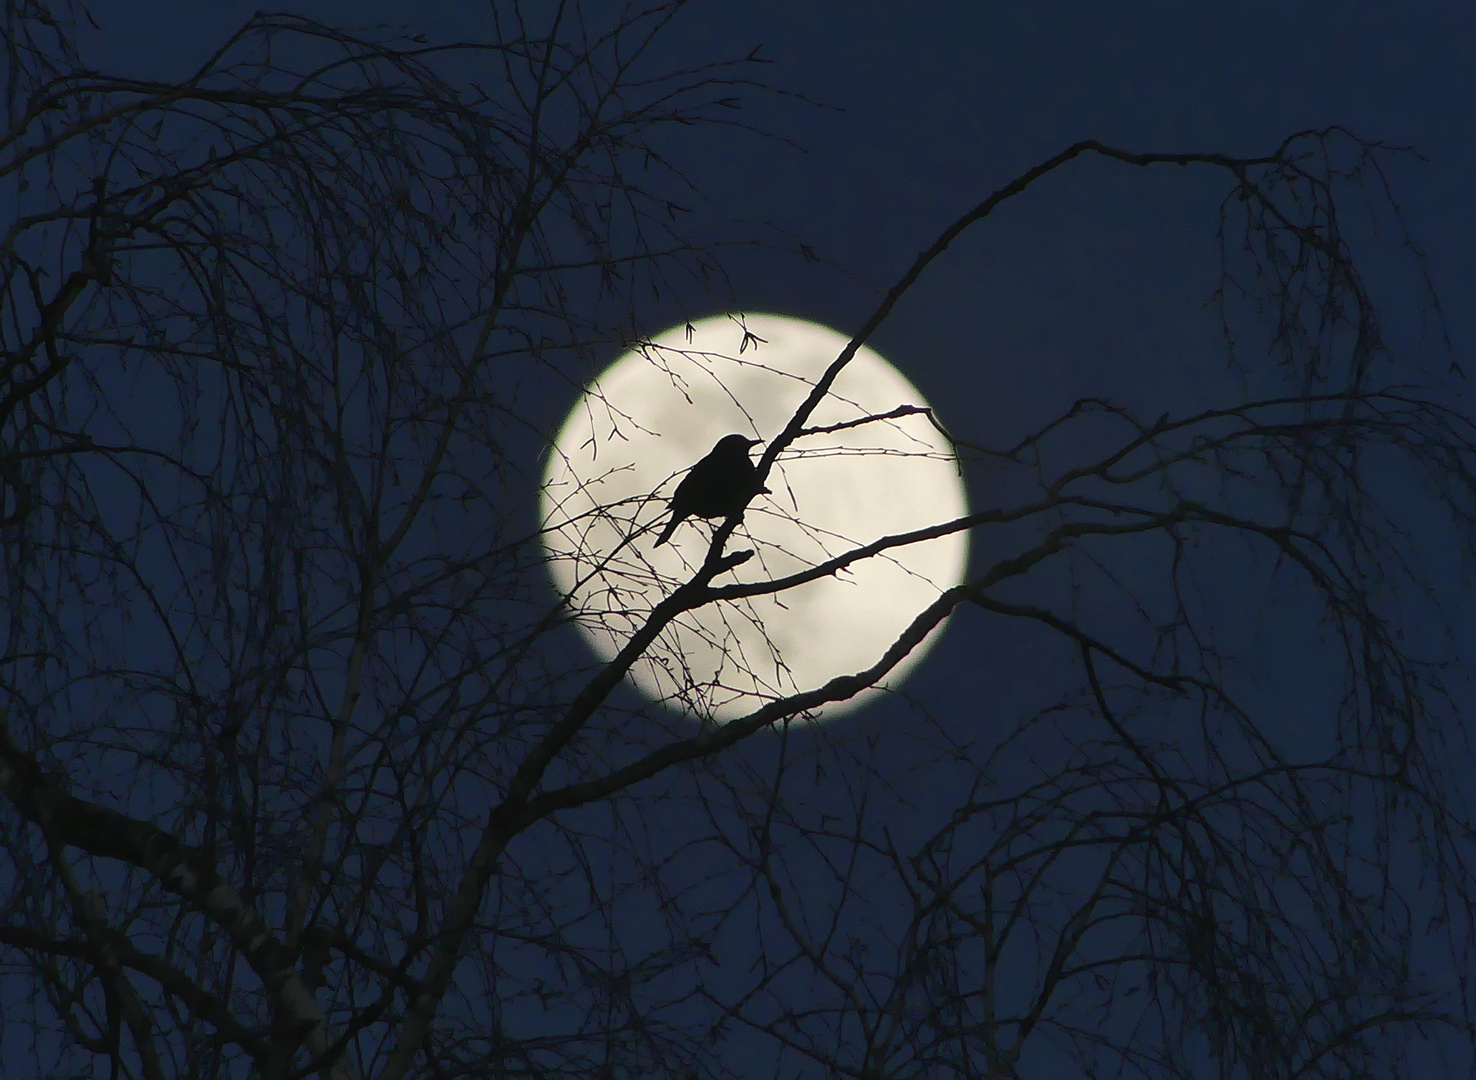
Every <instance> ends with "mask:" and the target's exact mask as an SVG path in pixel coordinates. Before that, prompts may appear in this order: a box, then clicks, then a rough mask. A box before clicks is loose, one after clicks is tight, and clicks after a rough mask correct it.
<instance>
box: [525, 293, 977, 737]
mask: <svg viewBox="0 0 1476 1080" xmlns="http://www.w3.org/2000/svg"><path fill="white" fill-rule="evenodd" d="M846 343H847V338H846V337H844V336H843V335H841V334H839V333H837V332H836V331H834V330H831V329H829V328H827V327H824V326H819V325H816V324H815V323H809V322H804V321H802V320H799V319H791V318H786V317H784V316H779V315H747V316H742V317H739V316H718V317H715V318H710V319H704V320H702V321H701V322H698V323H695V324H691V325H690V326H679V327H675V328H673V329H671V330H668V331H667V332H666V333H664V334H661V335H660V336H658V337H656V338H655V339H653V340H652V341H651V342H649V343H648V344H646V345H643V346H642V347H640V348H639V349H637V350H636V351H633V352H629V353H626V354H625V355H623V356H621V357H620V358H619V359H618V360H616V361H615V362H614V363H613V364H612V365H610V367H609V368H607V369H606V370H605V371H604V373H603V374H601V375H600V376H599V378H598V379H596V380H595V382H594V383H593V384H591V385H590V386H589V387H588V388H587V389H586V391H585V393H584V395H583V397H582V398H581V399H580V400H579V402H578V403H577V404H576V405H575V406H574V408H573V409H572V410H571V411H570V413H569V416H568V418H567V419H566V420H565V422H564V425H563V427H562V429H561V430H560V431H559V435H558V439H557V441H556V443H555V445H554V447H553V451H552V453H551V454H550V455H549V461H548V467H547V469H546V471H545V474H544V484H543V494H542V504H541V511H542V518H543V523H544V533H543V541H544V551H545V554H546V556H547V559H548V564H549V569H550V572H551V574H552V576H553V579H554V583H555V585H556V586H557V588H558V590H559V592H560V593H561V594H562V595H564V596H565V597H567V598H568V602H569V605H570V608H571V610H572V611H573V612H574V614H575V618H576V620H577V623H578V625H579V627H580V629H581V630H582V631H583V632H584V634H585V636H586V637H587V638H588V639H589V641H590V643H591V644H592V645H593V647H594V649H595V651H596V652H597V653H598V654H599V655H600V656H601V657H602V658H604V659H606V660H608V659H610V658H612V657H613V656H614V655H615V654H616V652H618V651H619V649H620V648H621V647H622V646H623V645H624V644H625V643H626V642H627V641H628V640H630V637H631V635H632V634H633V633H635V631H636V629H637V628H638V627H639V626H641V624H642V623H643V622H644V621H645V617H646V616H647V615H649V613H650V611H651V609H652V608H653V607H654V606H655V605H656V604H657V603H658V602H659V601H660V600H661V599H662V598H663V597H665V596H667V595H669V594H670V593H671V592H672V590H673V589H675V588H676V587H677V586H678V585H679V584H680V583H681V582H683V581H685V580H687V579H688V578H690V577H691V574H692V571H693V570H694V569H695V568H696V567H697V566H699V565H700V564H701V562H702V560H703V558H704V557H705V555H706V553H707V547H708V541H709V540H710V538H711V536H712V530H713V529H714V528H715V527H716V526H717V524H718V522H717V521H713V522H707V521H702V520H700V519H689V520H687V521H684V522H683V523H682V524H681V526H680V527H679V528H678V529H677V531H676V533H675V534H674V535H673V537H672V539H671V542H670V543H668V544H666V545H664V546H663V547H659V548H657V547H653V545H654V544H655V542H656V536H657V533H658V530H659V527H660V525H661V524H662V523H664V521H665V518H666V500H667V499H668V498H670V496H671V493H672V491H673V490H674V489H675V487H676V484H677V483H678V482H679V481H680V478H681V474H682V471H683V470H685V469H686V468H688V467H689V466H691V465H692V464H694V463H696V462H697V461H698V460H699V459H700V458H702V457H703V456H704V455H705V454H706V453H707V452H708V451H709V450H711V449H712V447H713V445H714V444H715V443H716V442H717V440H718V439H720V438H721V437H722V436H724V435H727V434H729V433H732V432H739V433H742V434H745V435H749V436H751V437H756V438H762V439H765V440H768V439H772V438H773V437H774V436H776V435H777V434H778V433H779V432H780V430H781V429H782V428H783V427H784V425H785V423H786V422H788V420H789V418H790V417H791V415H793V412H794V409H795V407H796V406H798V405H799V403H800V402H801V401H802V400H803V399H804V397H805V395H806V394H808V393H809V391H810V390H811V388H812V387H813V386H814V385H815V382H816V380H818V379H819V377H820V375H821V374H822V373H823V372H824V370H825V369H826V367H828V366H829V365H830V363H831V362H832V361H834V360H835V358H836V356H837V355H838V354H839V353H840V351H841V350H842V349H843V348H844V347H845V345H846ZM907 405H911V406H919V407H926V405H927V402H925V401H924V400H923V398H922V395H921V394H919V393H918V391H917V389H916V388H915V387H913V385H912V384H911V383H909V382H908V381H907V380H906V379H905V378H903V377H902V375H901V374H900V373H899V372H898V371H897V369H896V368H894V367H892V365H891V364H889V363H887V361H886V360H884V359H882V357H881V356H879V355H878V354H877V353H876V352H875V351H873V350H871V349H868V348H862V349H861V350H860V351H859V352H858V353H857V354H856V357H855V359H853V360H852V361H851V362H850V364H849V365H848V366H847V367H846V368H845V370H844V371H843V372H842V373H841V376H840V378H839V379H837V381H836V383H835V385H834V386H833V387H832V389H831V392H830V394H829V395H828V396H827V397H826V398H825V400H824V401H822V402H821V404H820V406H819V408H817V409H816V410H815V412H814V413H813V414H812V415H811V417H810V418H809V420H808V422H807V424H806V427H807V428H821V427H828V426H831V425H835V424H842V423H845V422H847V421H854V420H859V419H861V418H863V417H868V416H878V415H880V414H883V413H890V412H892V411H894V410H896V409H897V408H898V407H899V406H907ZM764 449H765V445H759V446H756V447H754V448H753V454H752V457H753V460H754V461H757V460H758V458H759V456H760V454H762V453H763V451H764ZM767 486H768V487H769V489H770V492H771V494H768V495H759V496H758V497H757V498H755V499H754V500H753V502H752V503H750V504H749V506H748V511H747V514H746V516H745V518H744V522H743V524H742V525H740V526H739V528H738V530H737V531H736V532H735V533H734V534H733V537H732V539H731V540H729V542H728V545H727V550H728V551H730V552H731V551H737V550H742V549H748V548H751V549H752V550H753V551H754V557H753V558H752V559H750V560H749V561H748V562H746V563H744V564H743V565H742V566H739V567H738V568H736V569H735V570H734V571H732V572H730V573H727V574H724V575H721V576H720V577H719V578H718V579H717V580H716V581H715V582H714V585H715V586H719V587H720V586H722V585H725V584H730V583H735V582H744V583H748V582H763V581H771V580H774V579H777V578H782V577H785V576H786V575H789V574H793V573H796V572H798V571H800V570H803V569H805V568H807V567H811V566H814V565H816V564H818V563H820V562H823V561H825V560H826V559H829V558H832V557H834V556H836V555H839V554H842V553H844V552H846V551H850V550H852V549H853V548H856V547H858V546H860V545H862V544H866V543H869V542H871V541H873V540H876V539H878V538H880V537H883V536H889V535H895V534H898V533H903V532H908V531H911V530H913V529H919V528H923V527H925V526H928V525H936V524H938V523H940V522H946V521H949V520H952V519H954V518H958V517H960V516H962V515H963V514H964V513H966V511H967V503H966V500H965V497H964V489H963V483H962V480H961V479H960V477H959V475H958V471H957V467H956V464H955V461H954V457H953V453H952V450H951V448H950V447H949V445H948V443H947V441H946V440H945V439H944V438H943V437H942V436H941V435H939V434H938V432H937V431H936V429H935V428H934V427H933V426H932V424H931V423H930V422H929V420H928V418H927V417H926V416H925V415H922V414H920V413H915V414H912V415H907V416H903V417H899V418H896V419H891V420H881V421H870V422H867V423H863V424H859V425H857V426H852V427H847V428H843V429H842V430H839V431H836V432H833V433H828V434H815V435H805V436H802V437H801V438H799V439H797V440H796V441H795V442H794V443H793V444H792V445H791V446H790V447H789V449H788V450H786V451H785V453H784V455H783V456H781V457H780V458H779V460H778V461H777V462H776V463H775V465H774V468H773V470H772V471H771V472H770V473H769V477H768V480H767ZM966 555H967V540H966V538H965V534H964V533H963V532H957V533H952V534H949V535H947V536H942V537H938V538H935V539H932V540H929V541H926V542H924V543H920V544H911V545H907V546H905V547H900V548H893V549H890V550H889V551H887V552H884V553H883V554H881V555H879V556H876V557H874V558H870V559H866V560H863V561H860V562H857V563H854V564H852V565H851V566H850V567H849V568H847V569H846V570H843V571H841V572H840V573H838V574H834V575H831V576H828V577H824V578H821V579H819V580H816V581H812V582H808V583H806V584H804V585H801V586H799V587H797V588H793V589H789V590H786V591H784V592H782V593H779V594H776V595H770V596H757V597H750V598H747V599H743V600H738V601H724V602H719V603H714V604H708V605H706V606H704V607H701V608H698V609H696V610H694V611H689V612H687V613H685V614H684V615H682V616H681V617H679V618H678V619H677V620H676V621H674V622H673V623H672V624H671V625H670V626H668V627H667V629H666V630H665V631H664V632H663V634H662V635H661V636H660V637H659V638H658V639H657V640H656V642H655V643H654V644H653V645H652V647H651V648H650V649H648V650H647V652H646V654H645V655H644V656H643V657H642V658H641V660H639V661H638V662H637V663H636V666H635V667H634V668H632V669H631V679H632V680H633V681H634V682H635V684H636V685H637V686H638V687H639V688H640V689H641V691H642V692H643V693H645V694H646V695H647V696H649V697H650V698H651V699H652V700H655V701H659V702H662V703H663V704H666V705H668V706H670V707H672V708H675V709H680V710H683V711H685V712H688V713H690V714H692V715H694V716H699V717H704V718H706V717H711V718H714V719H717V720H730V719H733V718H734V717H737V716H742V715H744V714H746V713H748V712H751V711H753V710H754V709H756V708H758V707H759V706H760V705H762V704H763V703H765V702H767V701H771V700H773V699H775V698H777V697H782V696H786V695H788V694H791V693H794V692H795V691H798V690H809V689H813V688H815V687H818V686H821V685H823V684H824V683H825V682H827V681H828V680H829V679H831V678H833V677H835V676H836V675H843V674H851V673H854V672H858V671H862V670H865V669H866V668H868V667H870V666H871V665H873V664H874V663H876V661H877V660H878V659H879V658H880V657H881V655H882V653H883V652H884V651H885V650H886V648H887V647H888V646H889V645H890V644H891V643H892V641H893V640H895V639H896V637H897V636H898V634H899V633H900V632H901V631H902V630H903V628H905V627H906V626H907V625H908V624H909V623H910V622H911V621H912V619H913V618H914V617H915V616H916V615H917V614H918V613H919V612H920V611H921V610H922V609H923V608H924V607H926V606H927V605H928V604H929V603H931V602H932V601H933V600H935V599H936V598H937V597H938V594H939V593H940V592H942V591H943V590H945V589H948V588H950V587H952V586H953V585H955V584H957V583H958V582H959V580H960V579H961V575H962V574H963V571H964V562H965V558H966ZM939 629H941V627H940V628H939ZM930 642H931V639H929V641H925V642H924V643H923V644H922V645H921V646H919V647H918V648H917V649H915V650H913V652H912V654H911V655H910V656H909V657H908V658H907V659H906V660H905V661H903V663H902V664H900V665H899V666H898V667H896V668H894V669H893V670H892V673H891V675H890V676H889V678H888V679H887V681H886V682H885V683H884V684H883V685H884V686H898V685H900V683H901V680H902V679H903V678H905V676H906V674H907V672H908V670H910V669H911V668H912V667H913V666H914V665H915V664H916V663H917V662H918V660H920V659H921V658H922V655H923V653H924V652H926V650H927V648H928V646H929V644H930ZM874 693H876V691H875V690H873V691H869V692H868V694H863V695H861V696H859V697H856V698H853V699H851V700H850V701H846V702H839V703H836V704H834V705H830V706H827V707H826V709H825V710H824V713H825V715H826V716H828V717H833V716H837V715H839V714H841V713H843V712H847V711H849V710H851V709H853V708H855V707H856V706H857V705H858V704H860V703H861V702H862V701H864V700H865V699H866V697H867V696H869V695H870V694H874Z"/></svg>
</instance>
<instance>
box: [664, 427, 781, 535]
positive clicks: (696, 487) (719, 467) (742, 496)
mask: <svg viewBox="0 0 1476 1080" xmlns="http://www.w3.org/2000/svg"><path fill="white" fill-rule="evenodd" d="M758 441H759V440H758V439H750V438H748V437H746V436H743V435H724V436H723V437H722V438H721V439H719V440H718V444H717V445H716V446H714V447H713V448H712V452H711V453H710V454H708V455H707V456H706V457H705V458H703V459H702V460H701V461H699V462H698V463H697V464H696V465H693V466H692V471H691V472H689V473H687V475H686V476H685V477H683V479H682V482H681V483H680V484H678V485H677V489H676V492H675V494H673V495H672V497H671V520H670V521H668V522H667V523H666V528H664V529H662V530H661V536H660V537H659V538H658V539H657V541H656V545H655V546H656V547H660V546H661V545H662V544H664V543H666V542H667V541H668V540H670V539H671V534H672V533H674V532H676V527H677V526H678V525H680V524H681V523H682V521H683V520H684V519H685V518H689V517H700V518H726V517H731V516H732V515H733V514H737V513H741V512H742V510H743V508H744V507H745V506H747V505H748V500H750V499H752V498H753V497H754V496H755V495H758V494H761V493H763V492H766V491H767V490H768V488H764V487H760V486H759V483H758V470H757V469H755V468H754V467H753V462H752V461H750V460H749V459H748V448H749V447H750V446H753V445H754V444H755V443H757V442H758Z"/></svg>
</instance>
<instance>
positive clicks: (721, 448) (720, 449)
mask: <svg viewBox="0 0 1476 1080" xmlns="http://www.w3.org/2000/svg"><path fill="white" fill-rule="evenodd" d="M763 441H764V440H763V439H750V438H749V437H748V436H747V435H724V436H723V437H722V438H721V439H719V440H718V443H717V445H716V446H714V447H713V448H712V452H713V453H714V454H718V453H722V454H747V453H748V448H749V447H750V446H757V445H758V444H759V443H761V442H763Z"/></svg>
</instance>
